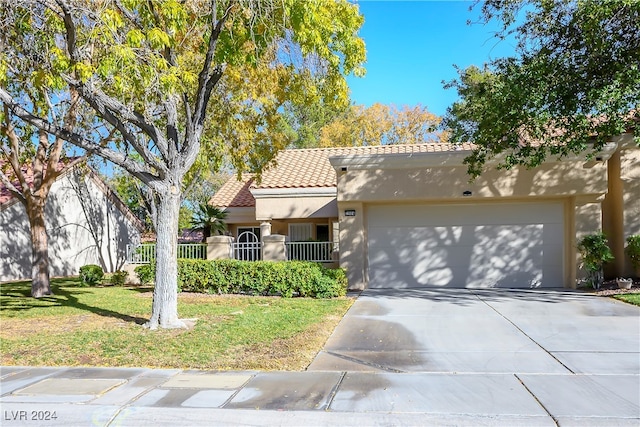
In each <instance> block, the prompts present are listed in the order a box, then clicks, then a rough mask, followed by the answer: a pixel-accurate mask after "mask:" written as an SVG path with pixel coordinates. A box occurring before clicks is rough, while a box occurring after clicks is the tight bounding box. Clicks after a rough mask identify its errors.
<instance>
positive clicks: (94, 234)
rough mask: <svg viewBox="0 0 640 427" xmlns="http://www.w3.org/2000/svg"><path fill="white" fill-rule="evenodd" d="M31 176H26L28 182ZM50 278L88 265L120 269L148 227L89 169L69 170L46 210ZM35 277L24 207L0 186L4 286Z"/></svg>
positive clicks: (0, 252)
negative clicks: (132, 247)
mask: <svg viewBox="0 0 640 427" xmlns="http://www.w3.org/2000/svg"><path fill="white" fill-rule="evenodd" d="M30 180H31V177H30V176H29V175H28V172H27V181H30ZM45 215H46V218H45V220H46V229H47V236H48V243H49V267H50V275H51V276H52V277H56V276H73V275H77V274H78V269H79V268H80V267H81V266H83V265H85V264H97V265H100V266H102V268H103V269H104V271H106V272H114V271H116V270H118V269H121V268H122V267H123V265H124V263H125V261H126V255H127V254H126V247H127V245H128V244H137V243H139V242H140V235H141V233H142V231H143V230H144V225H143V224H142V223H141V222H140V220H139V219H138V218H136V217H135V215H133V213H132V212H131V211H130V210H129V209H128V208H127V206H126V205H125V204H124V203H123V202H122V201H121V200H120V199H119V198H118V196H117V195H116V194H115V193H114V192H113V191H112V190H111V189H110V188H109V187H108V186H107V185H106V184H105V183H104V181H102V179H100V177H99V176H98V175H97V174H96V173H95V172H94V171H93V170H91V169H90V168H89V167H87V166H86V165H84V164H79V165H76V166H73V167H69V168H67V170H66V171H64V172H63V173H62V174H61V175H60V176H59V177H58V179H57V180H56V181H55V182H54V183H53V185H52V186H51V190H50V192H49V197H48V198H47V202H46V205H45ZM30 278H31V236H30V232H29V221H28V219H27V213H26V211H25V208H24V205H22V203H20V202H19V201H18V199H17V198H15V197H13V196H12V194H11V193H10V192H9V190H8V189H7V188H6V187H5V186H3V185H0V281H13V280H21V279H30Z"/></svg>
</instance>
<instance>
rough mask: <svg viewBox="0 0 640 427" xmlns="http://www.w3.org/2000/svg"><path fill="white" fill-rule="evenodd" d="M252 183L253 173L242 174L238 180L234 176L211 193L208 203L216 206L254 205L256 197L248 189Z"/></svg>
mask: <svg viewBox="0 0 640 427" xmlns="http://www.w3.org/2000/svg"><path fill="white" fill-rule="evenodd" d="M252 184H253V175H250V174H247V175H243V176H242V178H241V180H240V181H238V179H237V177H236V176H232V177H231V178H229V180H228V181H227V182H225V184H224V185H223V186H222V187H221V188H220V189H219V190H218V191H217V192H216V194H214V195H213V197H212V198H211V200H209V204H210V205H212V206H217V207H233V208H245V207H253V206H255V205H256V199H254V198H253V195H252V194H251V192H250V191H249V188H250V186H251V185H252Z"/></svg>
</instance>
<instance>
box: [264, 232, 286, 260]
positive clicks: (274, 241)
mask: <svg viewBox="0 0 640 427" xmlns="http://www.w3.org/2000/svg"><path fill="white" fill-rule="evenodd" d="M284 242H285V236H283V235H281V234H270V235H268V236H262V260H263V261H286V260H287V251H286V246H285V243H284Z"/></svg>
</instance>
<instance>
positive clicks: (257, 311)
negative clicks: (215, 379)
mask: <svg viewBox="0 0 640 427" xmlns="http://www.w3.org/2000/svg"><path fill="white" fill-rule="evenodd" d="M29 286H30V283H29V282H20V283H10V284H2V285H0V322H1V324H2V328H1V329H0V349H1V350H2V351H1V358H0V360H1V363H2V365H25V366H31V365H46V366H80V365H81V366H143V367H158V368H183V369H186V368H197V369H220V370H242V369H258V370H301V369H304V368H306V366H307V365H308V364H309V363H310V362H311V360H312V359H313V357H314V356H315V354H316V353H317V352H318V351H319V350H320V348H321V347H322V345H323V344H324V342H325V341H326V339H327V337H328V336H329V334H330V333H331V331H332V330H333V329H334V327H335V325H336V324H337V323H338V321H339V320H340V319H341V318H342V316H343V315H344V313H345V312H346V310H347V309H348V308H349V306H350V305H351V304H352V300H351V299H348V298H340V299H330V300H318V299H307V298H288V299H285V298H278V297H249V296H212V295H200V294H184V293H183V294H180V296H179V298H178V300H179V301H178V313H179V314H180V317H182V318H197V319H198V320H197V322H196V324H195V326H194V327H193V328H192V329H189V330H158V331H149V330H147V329H145V328H143V327H142V326H141V324H142V323H144V322H145V321H146V320H147V318H148V317H149V315H150V313H151V289H150V288H126V287H100V288H82V287H77V279H54V280H53V281H52V290H53V292H54V295H53V296H51V297H46V298H40V299H37V300H36V299H34V298H31V297H30V296H29Z"/></svg>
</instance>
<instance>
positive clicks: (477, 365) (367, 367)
mask: <svg viewBox="0 0 640 427" xmlns="http://www.w3.org/2000/svg"><path fill="white" fill-rule="evenodd" d="M309 370H336V371H351V372H353V371H380V372H438V373H452V372H456V373H483V374H486V373H517V374H607V375H612V374H625V375H626V374H635V375H638V374H640V308H639V307H636V306H632V305H629V304H625V303H622V302H618V301H615V300H612V299H608V298H602V297H596V296H593V295H589V294H584V293H580V292H577V291H570V290H545V291H542V290H505V289H500V290H477V289H442V290H422V289H400V290H390V289H369V290H366V291H364V292H363V293H362V294H361V295H360V297H359V298H358V299H357V300H356V302H355V303H354V305H353V306H352V307H351V309H350V310H349V312H348V313H347V314H346V316H345V317H344V318H343V320H342V321H341V323H340V324H339V326H338V327H337V329H336V330H335V332H334V333H333V335H332V336H331V337H330V338H329V340H328V341H327V343H326V345H325V347H324V350H323V351H321V352H320V353H319V354H318V356H317V357H316V359H315V360H314V361H313V363H312V364H311V365H310V367H309Z"/></svg>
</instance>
